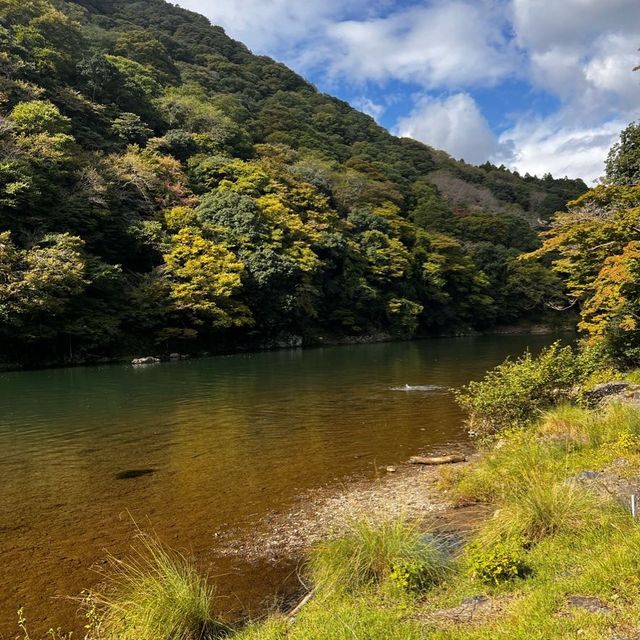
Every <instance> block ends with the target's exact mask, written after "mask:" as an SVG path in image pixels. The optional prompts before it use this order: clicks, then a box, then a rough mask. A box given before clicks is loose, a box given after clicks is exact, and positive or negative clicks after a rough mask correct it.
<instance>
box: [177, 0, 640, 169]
mask: <svg viewBox="0 0 640 640" xmlns="http://www.w3.org/2000/svg"><path fill="white" fill-rule="evenodd" d="M178 4H180V5H181V6H183V7H185V8H187V9H191V10H194V11H197V12H199V13H202V14H204V15H206V16H207V17H208V18H209V19H210V20H211V22H212V23H214V24H218V25H220V26H222V27H224V29H225V31H226V32H227V34H228V35H230V36H231V37H233V38H235V39H237V40H240V41H242V42H243V43H244V44H246V45H247V46H248V47H249V48H250V49H251V50H252V51H253V52H254V53H258V54H265V55H269V56H271V57H272V58H274V59H276V60H278V61H280V62H284V63H285V64H286V65H287V66H289V67H291V68H292V69H294V70H295V71H297V72H298V73H300V74H301V75H303V76H304V77H305V78H306V79H307V80H309V81H311V82H312V83H313V84H314V85H315V86H316V87H317V88H318V89H319V90H320V91H323V92H325V93H329V94H331V95H334V96H337V97H339V98H342V99H343V100H346V101H348V102H349V103H351V104H352V105H353V106H354V107H356V108H358V109H359V110H361V111H364V112H366V113H368V114H369V115H371V116H372V117H374V118H375V119H376V120H377V121H378V122H379V123H380V124H381V125H382V126H384V127H386V128H387V129H388V130H389V131H391V132H392V133H394V134H396V135H401V136H408V137H412V138H415V139H417V140H420V141H422V142H425V143H426V144H429V145H431V146H433V147H436V148H438V149H444V150H445V151H448V152H449V153H450V154H451V155H452V156H454V157H455V158H463V159H464V160H465V161H467V162H471V163H474V164H479V163H482V162H485V161H486V160H489V161H491V162H494V163H496V164H502V163H503V164H505V165H507V166H508V167H510V168H514V169H517V170H518V171H520V172H521V173H525V172H529V173H531V174H536V175H540V176H541V175H543V174H544V173H547V172H550V173H552V174H553V175H554V176H556V177H562V176H565V175H566V176H569V177H581V178H584V179H585V180H587V181H588V182H593V181H594V180H596V179H597V178H598V177H599V176H601V175H602V172H603V163H604V159H605V157H606V154H607V151H608V149H609V148H610V146H611V145H612V144H613V143H614V142H615V141H616V139H617V138H618V136H619V133H620V131H621V130H622V129H623V128H624V127H625V126H626V125H627V124H628V123H629V122H631V121H634V120H637V119H639V118H640V71H637V72H635V73H634V72H633V71H632V69H633V68H634V67H635V66H637V65H638V64H640V53H639V52H638V48H639V47H640V0H416V1H409V0H179V2H178Z"/></svg>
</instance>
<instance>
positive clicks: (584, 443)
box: [237, 390, 640, 640]
mask: <svg viewBox="0 0 640 640" xmlns="http://www.w3.org/2000/svg"><path fill="white" fill-rule="evenodd" d="M637 395H638V394H637V392H636V391H634V390H627V391H625V392H624V393H623V394H620V395H619V396H617V397H615V398H614V399H613V400H611V399H609V400H607V401H606V402H604V403H603V404H602V405H600V406H598V407H596V408H593V409H587V408H581V407H569V406H560V407H558V408H556V409H552V410H550V411H547V412H546V413H545V414H544V415H542V416H541V418H540V419H539V420H537V421H536V422H535V424H534V425H532V426H531V427H530V429H528V430H526V431H518V432H512V433H510V434H505V435H504V436H501V437H500V438H499V439H498V440H497V441H496V442H494V444H493V445H492V446H490V447H488V448H485V449H483V451H482V452H481V454H480V455H478V456H475V457H474V459H473V460H472V461H471V462H469V463H467V464H463V465H459V466H456V467H455V468H448V469H437V470H429V472H428V474H429V476H430V481H431V482H433V483H434V484H435V486H437V487H438V490H439V491H441V490H445V491H446V492H447V493H446V496H447V500H446V505H445V503H444V502H440V503H439V508H440V509H441V511H440V513H444V512H445V511H447V510H450V513H454V512H455V511H456V507H458V508H461V509H462V510H463V512H464V510H465V509H469V508H470V505H475V507H476V508H479V509H481V510H482V515H481V517H479V518H476V520H475V521H474V526H473V527H472V528H471V529H470V530H468V535H467V536H466V538H465V540H464V543H465V544H463V545H462V546H459V547H457V550H454V551H453V552H452V554H451V556H450V558H451V559H450V565H449V567H448V569H447V570H446V571H445V572H444V574H443V575H441V576H440V577H439V578H438V579H437V580H436V581H435V583H430V584H429V586H428V587H427V588H422V587H420V588H417V589H414V588H412V587H411V585H412V584H414V582H412V578H411V571H413V569H412V570H411V571H409V574H407V575H409V578H407V580H405V581H403V582H402V584H401V585H400V586H401V588H398V584H397V583H396V581H397V571H394V570H393V569H392V568H389V569H388V573H386V574H385V573H384V572H381V574H380V575H378V576H377V577H375V578H371V579H365V580H364V581H363V582H362V583H361V584H356V585H355V586H353V585H352V586H347V585H343V586H345V587H346V588H344V589H343V588H340V587H336V586H335V585H334V586H332V587H331V589H329V590H328V591H326V590H324V587H323V586H322V584H320V585H318V584H316V589H318V590H319V595H318V596H316V597H314V601H312V602H311V603H310V604H308V605H307V606H306V607H305V608H304V609H303V610H302V611H300V612H299V613H298V615H297V616H296V619H295V621H294V622H293V623H292V622H291V620H288V619H287V618H286V617H284V618H283V617H281V616H278V615H276V616H274V617H272V618H271V619H270V620H268V621H266V622H263V623H260V624H258V625H255V626H254V627H252V628H250V629H248V630H245V631H244V632H241V633H240V634H238V636H237V637H238V638H242V640H281V639H284V638H287V639H290V638H294V639H296V640H297V639H300V640H302V639H303V638H304V639H305V640H311V639H313V640H316V639H317V640H333V639H340V640H342V639H343V638H344V639H345V640H346V639H347V638H375V639H378V638H380V639H382V638H384V640H388V639H394V640H395V639H397V640H400V639H402V640H413V639H416V640H418V639H419V638H420V639H422V638H430V639H437V640H488V639H491V640H501V639H504V640H507V639H513V638H515V639H518V640H525V639H526V640H530V639H539V640H543V639H544V640H548V639H550V638H553V639H554V640H565V639H566V640H568V639H569V638H575V637H581V638H587V639H589V640H636V639H637V638H638V637H640V614H639V612H638V610H637V606H636V604H637V601H638V598H639V597H640V562H639V561H638V555H637V546H638V544H639V543H640V526H638V521H637V520H636V519H635V518H634V517H633V515H632V514H631V508H630V499H631V496H632V495H638V492H640V408H639V407H638V404H637V397H636V396H637ZM423 473H424V471H420V472H417V473H415V474H413V473H412V474H411V475H410V476H407V477H408V478H411V482H414V483H417V484H420V483H421V481H422V475H423ZM437 511H438V510H436V512H437ZM395 515H396V514H393V516H394V517H395ZM364 517H365V518H366V519H367V521H369V522H370V521H372V520H373V521H375V520H376V519H377V517H376V516H375V514H373V513H368V514H365V515H364ZM418 521H419V526H420V528H421V530H423V531H428V532H429V535H430V536H434V537H435V538H436V539H437V538H438V536H440V535H441V530H439V528H438V527H437V526H434V524H433V522H432V521H431V522H430V518H429V517H427V518H424V517H423V518H421V517H418ZM382 522H385V520H383V521H382ZM383 526H384V525H383ZM334 535H335V536H336V537H337V538H338V539H339V538H340V537H341V536H342V537H343V539H347V540H348V539H349V538H350V536H351V539H352V544H356V543H355V542H354V540H359V542H357V544H360V545H362V544H363V543H364V541H363V539H362V538H360V537H358V534H357V533H356V534H354V533H353V531H350V530H349V529H348V528H347V529H345V530H343V531H338V532H335V534H334ZM354 535H355V536H356V537H355V538H353V536H354ZM385 535H388V534H385ZM377 544H379V545H380V546H379V547H378V549H379V551H378V553H382V552H383V551H382V550H383V548H384V545H385V542H384V539H381V540H380V541H379V542H378V543H377ZM318 549H319V551H318ZM335 551H336V548H335V547H331V545H327V544H326V543H320V545H319V546H317V547H316V551H315V552H312V553H311V556H310V557H311V567H312V575H313V567H314V566H315V565H316V564H317V562H318V560H317V558H315V559H314V553H320V554H331V553H332V552H335ZM358 553H362V551H359V552H358ZM378 559H380V558H378ZM322 562H324V563H325V564H327V563H328V564H329V565H331V564H332V560H331V558H323V559H322ZM336 562H337V560H336ZM359 562H361V559H360V560H359ZM410 564H411V563H410ZM419 564H420V563H419V562H418V561H417V560H416V561H414V562H413V564H411V566H412V567H414V569H415V567H418V566H419ZM353 566H354V571H355V570H356V569H357V567H359V566H360V565H359V564H356V565H353ZM335 570H336V571H338V568H337V566H336V568H335ZM415 570H416V571H419V569H415ZM341 575H342V574H341ZM343 579H344V578H343Z"/></svg>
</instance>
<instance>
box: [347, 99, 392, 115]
mask: <svg viewBox="0 0 640 640" xmlns="http://www.w3.org/2000/svg"><path fill="white" fill-rule="evenodd" d="M352 104H353V106H354V107H355V108H356V109H358V110H359V111H362V113H366V114H367V115H370V116H371V117H372V118H373V119H374V120H379V119H380V116H381V115H382V114H383V113H384V112H385V111H386V107H385V106H384V105H383V104H378V103H377V102H374V101H373V100H371V98H367V97H366V96H359V97H358V98H355V99H354V100H352Z"/></svg>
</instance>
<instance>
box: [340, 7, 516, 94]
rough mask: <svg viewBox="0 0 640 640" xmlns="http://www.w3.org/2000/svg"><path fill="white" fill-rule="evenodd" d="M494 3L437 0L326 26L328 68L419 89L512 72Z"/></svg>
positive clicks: (491, 79) (492, 79)
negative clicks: (330, 47) (331, 44)
mask: <svg viewBox="0 0 640 640" xmlns="http://www.w3.org/2000/svg"><path fill="white" fill-rule="evenodd" d="M499 4H500V3H489V2H483V1H480V2H473V3H471V2H467V1H462V0H449V1H448V2H444V1H443V0H439V1H437V2H432V3H429V4H426V3H423V4H421V5H416V6H413V7H410V8H408V9H404V10H400V11H397V12H395V13H391V14H390V15H388V16H386V17H382V18H375V19H370V20H349V21H342V22H338V23H335V24H333V25H331V26H330V27H329V29H328V36H329V38H330V39H332V40H333V41H334V42H335V44H336V47H335V48H334V49H333V56H332V59H331V61H330V65H331V66H330V70H331V72H332V73H334V74H337V75H343V76H346V77H347V78H350V79H351V80H356V81H360V82H362V81H367V80H373V81H385V80H389V79H395V80H403V81H407V82H413V83H418V84H422V85H423V86H424V87H429V88H433V87H460V86H467V87H468V86H477V85H491V84H494V83H496V82H497V81H498V80H500V79H501V78H504V77H505V76H506V75H507V74H509V73H510V72H512V71H513V70H514V68H515V65H516V60H517V54H516V52H515V49H513V48H512V47H511V46H510V44H509V41H508V39H507V38H506V36H505V34H504V31H503V28H502V27H503V26H504V20H503V18H502V14H501V12H500V11H498V7H499Z"/></svg>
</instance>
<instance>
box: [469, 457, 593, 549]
mask: <svg viewBox="0 0 640 640" xmlns="http://www.w3.org/2000/svg"><path fill="white" fill-rule="evenodd" d="M604 514H605V510H604V505H603V501H602V499H601V498H598V497H597V496H595V495H594V494H593V493H592V492H589V491H587V490H586V489H584V488H582V487H580V486H576V485H575V484H574V483H572V482H567V481H562V480H558V479H557V477H556V476H555V475H552V474H549V473H546V472H540V471H538V470H535V469H533V470H531V471H530V472H529V473H528V474H527V475H526V476H525V482H524V483H521V484H518V485H517V486H516V487H514V489H513V490H512V491H511V492H509V493H508V494H507V495H506V497H505V499H504V500H503V502H502V503H500V504H499V509H498V511H496V514H495V516H494V518H493V519H492V520H490V521H489V522H487V524H486V525H485V527H484V528H483V530H482V532H481V534H480V535H481V537H482V538H483V539H484V540H485V541H486V542H487V543H489V544H491V543H494V542H495V541H498V540H504V539H514V538H519V539H521V540H523V541H524V543H525V544H527V545H533V544H537V543H538V542H540V541H541V540H542V539H544V538H546V537H548V536H552V535H556V534H565V533H576V532H579V531H580V530H582V529H584V528H586V527H590V526H593V525H596V524H597V523H598V522H601V521H602V519H603V517H604Z"/></svg>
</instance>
